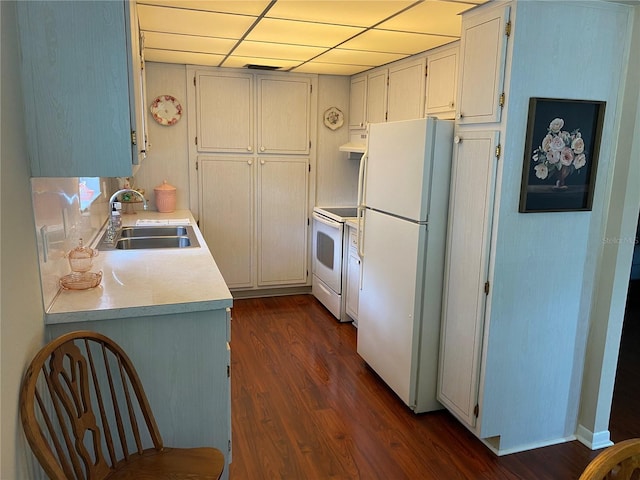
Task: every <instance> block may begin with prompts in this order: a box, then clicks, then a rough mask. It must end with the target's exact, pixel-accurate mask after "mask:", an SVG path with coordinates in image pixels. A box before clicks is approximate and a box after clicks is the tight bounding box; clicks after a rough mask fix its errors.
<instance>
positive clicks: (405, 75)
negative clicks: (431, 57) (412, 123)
mask: <svg viewBox="0 0 640 480" xmlns="http://www.w3.org/2000/svg"><path fill="white" fill-rule="evenodd" d="M425 67H426V59H425V58H424V57H422V58H417V59H414V60H412V61H410V62H399V63H398V64H395V65H391V66H389V87H388V90H387V121H388V122H395V121H398V120H412V119H416V118H422V117H424V95H425Z"/></svg>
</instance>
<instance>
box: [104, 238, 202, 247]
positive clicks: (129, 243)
mask: <svg viewBox="0 0 640 480" xmlns="http://www.w3.org/2000/svg"><path fill="white" fill-rule="evenodd" d="M190 246H191V240H189V237H129V238H120V239H119V240H118V241H117V242H116V248H117V249H118V250H132V249H146V248H186V247H190Z"/></svg>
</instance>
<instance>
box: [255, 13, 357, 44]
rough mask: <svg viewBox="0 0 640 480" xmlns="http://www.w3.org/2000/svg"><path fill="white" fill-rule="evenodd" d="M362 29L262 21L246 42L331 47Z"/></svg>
mask: <svg viewBox="0 0 640 480" xmlns="http://www.w3.org/2000/svg"><path fill="white" fill-rule="evenodd" d="M362 31H363V29H362V28H356V27H345V26H341V25H327V24H323V23H309V22H298V21H289V20H276V19H273V18H265V19H263V20H262V21H261V22H260V23H259V24H258V25H256V27H255V28H254V29H253V30H251V32H250V33H249V35H247V37H246V39H247V40H255V41H261V42H276V43H289V44H296V45H307V46H314V47H333V46H334V45H336V44H338V43H340V42H343V41H344V40H346V39H348V38H350V37H353V36H354V35H357V34H358V33H360V32H362Z"/></svg>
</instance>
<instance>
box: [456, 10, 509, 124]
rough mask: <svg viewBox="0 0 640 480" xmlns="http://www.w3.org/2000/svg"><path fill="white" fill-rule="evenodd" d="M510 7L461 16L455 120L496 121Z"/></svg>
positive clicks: (501, 88) (500, 102) (498, 117)
mask: <svg viewBox="0 0 640 480" xmlns="http://www.w3.org/2000/svg"><path fill="white" fill-rule="evenodd" d="M509 12H510V7H504V6H499V7H498V8H494V9H491V10H488V11H486V12H481V13H476V14H475V15H469V16H468V17H466V16H464V15H463V17H462V37H461V41H460V74H459V79H460V81H459V85H460V88H459V90H458V102H457V103H458V113H457V118H458V123H460V124H468V123H493V122H499V121H500V117H501V115H502V104H503V103H504V101H503V100H501V97H502V95H503V86H504V69H505V58H506V52H507V38H508V34H509V32H508V28H507V26H506V25H507V22H508V21H509Z"/></svg>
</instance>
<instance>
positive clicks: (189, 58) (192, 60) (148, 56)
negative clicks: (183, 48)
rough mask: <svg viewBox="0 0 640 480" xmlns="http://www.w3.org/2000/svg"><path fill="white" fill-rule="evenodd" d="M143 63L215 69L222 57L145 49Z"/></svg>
mask: <svg viewBox="0 0 640 480" xmlns="http://www.w3.org/2000/svg"><path fill="white" fill-rule="evenodd" d="M144 56H145V61H147V62H160V63H181V64H185V65H207V66H210V67H217V66H218V65H220V62H222V60H223V59H224V56H223V55H212V54H207V53H192V52H177V51H171V50H155V49H153V48H149V49H147V48H145V50H144Z"/></svg>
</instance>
